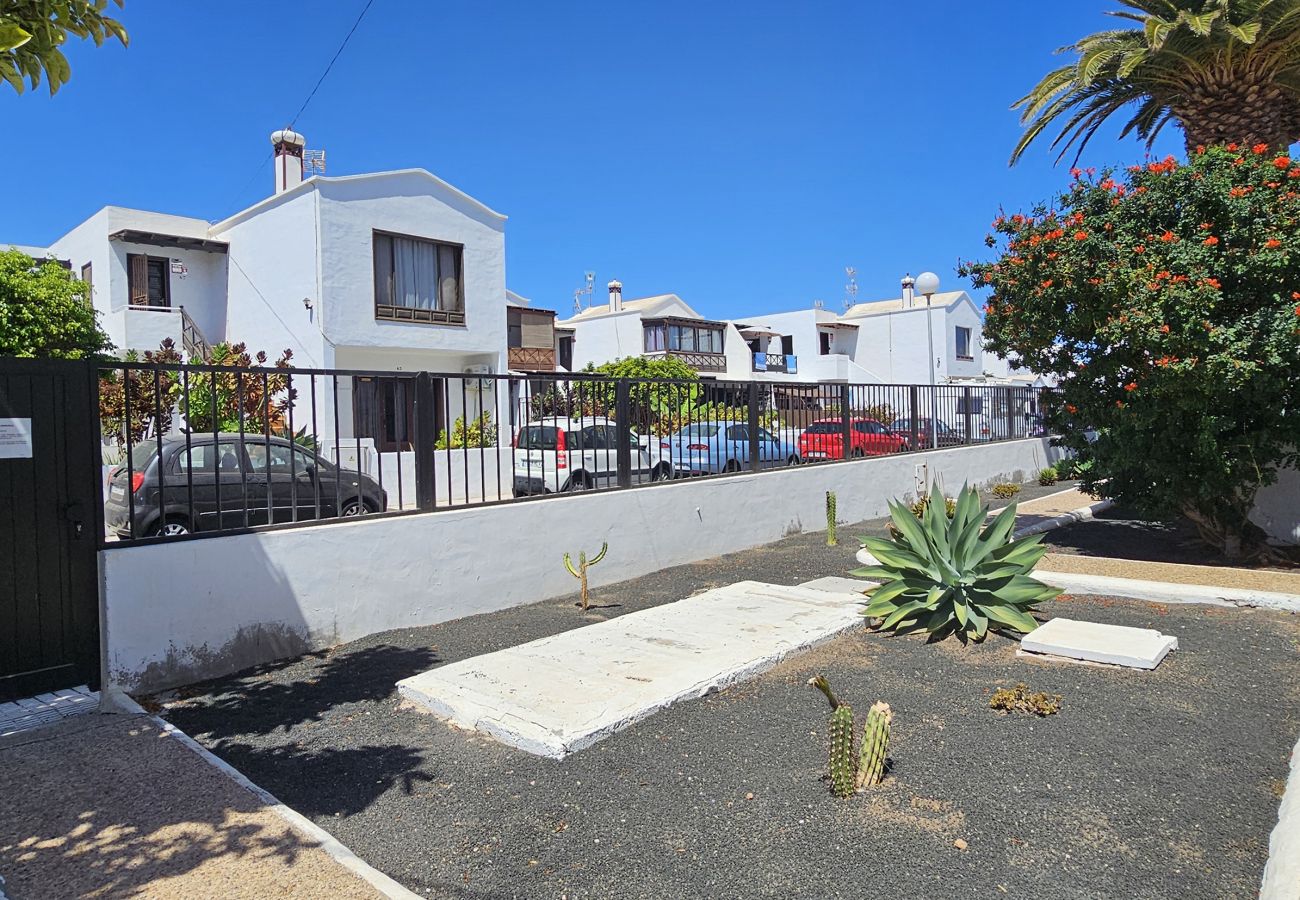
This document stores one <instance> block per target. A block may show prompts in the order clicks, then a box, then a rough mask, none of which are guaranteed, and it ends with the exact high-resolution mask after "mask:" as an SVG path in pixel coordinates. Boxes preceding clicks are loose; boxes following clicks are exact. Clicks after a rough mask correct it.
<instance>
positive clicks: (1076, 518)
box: [1015, 500, 1115, 538]
mask: <svg viewBox="0 0 1300 900" xmlns="http://www.w3.org/2000/svg"><path fill="white" fill-rule="evenodd" d="M1114 505H1115V501H1113V500H1099V501H1097V502H1096V503H1093V504H1091V505H1090V506H1081V507H1079V508H1078V509H1074V510H1071V511H1070V512H1068V513H1062V514H1061V515H1059V516H1056V517H1054V518H1051V519H1045V520H1043V521H1042V522H1035V523H1034V524H1033V525H1026V526H1025V527H1024V528H1019V529H1017V530H1016V533H1015V536H1016V537H1018V538H1022V537H1028V536H1029V535H1031V534H1039V533H1041V532H1044V531H1051V530H1052V529H1053V528H1060V527H1062V526H1064V525H1073V524H1075V523H1076V522H1086V521H1088V520H1089V519H1091V518H1092V517H1093V516H1095V515H1096V514H1097V513H1099V512H1104V511H1105V510H1108V509H1110V508H1111V507H1112V506H1114ZM1026 515H1030V516H1032V515H1033V513H1032V512H1030V513H1026Z"/></svg>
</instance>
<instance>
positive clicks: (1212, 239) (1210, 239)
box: [1201, 235, 1219, 247]
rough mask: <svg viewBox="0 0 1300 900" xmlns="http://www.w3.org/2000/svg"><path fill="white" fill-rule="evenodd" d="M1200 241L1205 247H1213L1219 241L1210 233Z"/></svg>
mask: <svg viewBox="0 0 1300 900" xmlns="http://www.w3.org/2000/svg"><path fill="white" fill-rule="evenodd" d="M1201 243H1203V244H1205V246H1207V247H1213V246H1214V245H1215V244H1217V243H1219V239H1218V238H1216V237H1215V236H1214V235H1210V236H1209V237H1207V238H1206V239H1205V240H1204V241H1202V242H1201Z"/></svg>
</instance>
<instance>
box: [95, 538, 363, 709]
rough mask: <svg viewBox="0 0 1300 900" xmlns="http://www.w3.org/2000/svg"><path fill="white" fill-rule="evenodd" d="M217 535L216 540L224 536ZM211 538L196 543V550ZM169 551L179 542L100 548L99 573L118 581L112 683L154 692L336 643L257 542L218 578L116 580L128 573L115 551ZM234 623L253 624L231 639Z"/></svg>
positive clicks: (112, 607)
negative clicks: (163, 647) (162, 650)
mask: <svg viewBox="0 0 1300 900" xmlns="http://www.w3.org/2000/svg"><path fill="white" fill-rule="evenodd" d="M215 540H216V541H217V542H218V543H219V542H220V541H221V540H222V539H220V538H218V539H215ZM207 543H210V542H209V541H198V542H196V543H195V544H193V546H192V549H193V551H194V552H195V553H196V554H198V553H200V552H201V551H202V549H203V547H204V545H205V544H207ZM168 552H175V548H174V547H171V546H168V545H160V546H154V547H123V548H116V549H112V550H101V551H100V557H101V571H103V572H105V577H106V580H111V582H110V583H112V584H113V587H114V590H113V591H112V592H110V593H109V597H110V602H109V604H108V606H107V609H106V612H105V628H106V631H107V633H108V637H109V658H108V661H107V666H106V671H105V676H106V679H105V680H106V681H107V682H109V683H111V684H115V685H118V686H120V687H121V688H123V689H124V690H126V691H128V692H129V693H132V694H139V693H149V692H152V691H158V690H162V689H164V688H168V687H172V686H173V685H178V684H191V683H193V682H196V681H200V680H203V679H205V678H211V677H213V676H214V675H221V674H225V673H227V672H237V671H239V670H241V669H247V668H249V667H250V666H255V665H259V664H261V663H265V662H266V661H268V660H273V659H283V658H285V657H293V656H299V655H301V654H303V653H306V652H308V651H309V650H311V649H313V648H315V647H320V646H328V645H330V644H333V643H337V641H336V640H335V639H334V637H335V636H334V635H332V634H329V633H321V632H320V631H317V632H315V633H313V631H312V629H311V627H310V626H309V625H308V624H307V617H306V615H305V614H304V613H303V610H302V609H301V608H300V607H299V605H298V604H297V602H296V598H295V595H294V592H293V588H292V585H291V584H290V582H289V579H287V578H286V577H285V576H284V573H283V571H282V570H281V569H280V567H279V566H278V565H277V564H276V563H275V562H273V561H272V560H271V559H270V558H269V556H268V555H267V554H266V552H265V551H264V549H263V546H262V544H261V542H260V541H259V542H252V543H250V544H249V545H246V547H245V549H244V552H243V553H241V555H240V557H239V560H238V564H237V565H230V566H227V567H226V568H225V569H224V570H223V571H222V576H221V577H220V578H219V579H212V580H210V581H208V582H201V581H199V580H198V579H187V580H186V581H185V582H184V584H183V585H177V584H172V583H166V581H165V580H163V579H157V578H150V579H145V578H136V579H135V580H137V581H138V582H139V583H126V584H123V583H121V582H120V580H119V578H127V577H128V576H119V572H120V569H119V567H117V566H115V563H116V562H119V561H124V560H121V559H120V558H119V557H118V556H117V554H138V556H137V557H136V558H137V559H141V560H144V561H146V563H147V560H148V557H149V555H151V554H158V555H162V554H165V553H168ZM136 568H140V567H136ZM143 568H144V569H145V570H147V569H148V568H149V567H148V565H147V564H146V565H145V566H144V567H143ZM113 597H123V598H127V602H123V603H114V602H112V600H111V598H113ZM236 622H249V623H253V624H249V625H243V626H240V627H239V628H238V630H237V631H236V632H235V634H234V637H229V635H230V630H231V626H232V625H233V624H234V623H236ZM160 635H161V636H162V637H163V638H165V639H166V641H167V652H166V654H165V656H163V657H162V658H161V659H159V658H157V649H156V648H157V647H158V645H159V642H160ZM218 641H219V642H220V643H217V642H218ZM214 645H215V646H214Z"/></svg>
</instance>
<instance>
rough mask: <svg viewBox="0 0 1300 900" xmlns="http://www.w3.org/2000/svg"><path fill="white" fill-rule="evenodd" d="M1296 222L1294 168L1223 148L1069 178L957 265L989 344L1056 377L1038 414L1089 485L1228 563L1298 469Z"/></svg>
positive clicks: (1264, 152)
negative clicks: (1167, 523) (980, 295)
mask: <svg viewBox="0 0 1300 900" xmlns="http://www.w3.org/2000/svg"><path fill="white" fill-rule="evenodd" d="M1279 173H1280V174H1279ZM1243 189H1245V190H1243ZM1063 222H1069V223H1070V224H1071V226H1072V227H1074V228H1077V230H1078V231H1082V232H1086V235H1087V236H1086V238H1085V239H1084V240H1075V239H1074V236H1073V235H1072V236H1071V237H1070V238H1068V239H1063V238H1062V237H1060V236H1059V234H1060V231H1061V225H1062V223H1063ZM1298 223H1300V165H1298V164H1297V163H1295V162H1294V161H1293V160H1292V159H1291V158H1290V157H1289V156H1288V155H1286V154H1281V153H1277V152H1276V151H1273V150H1270V149H1269V148H1268V147H1266V146H1265V147H1262V148H1261V147H1241V146H1237V145H1235V144H1229V145H1228V146H1226V147H1214V148H1210V149H1208V150H1197V151H1194V152H1193V153H1192V155H1191V158H1190V160H1189V161H1188V162H1187V163H1185V164H1184V163H1179V162H1177V161H1175V160H1173V159H1172V158H1170V159H1167V160H1164V161H1162V162H1156V163H1152V164H1150V165H1148V166H1135V167H1132V168H1130V169H1129V170H1127V171H1126V172H1103V173H1100V174H1099V175H1096V176H1090V175H1088V174H1086V173H1083V172H1078V171H1076V172H1075V174H1074V180H1073V181H1072V183H1071V184H1070V186H1069V188H1068V189H1067V190H1066V191H1065V192H1064V193H1062V194H1061V195H1060V196H1059V197H1058V198H1057V199H1056V201H1055V203H1053V204H1051V205H1050V206H1049V205H1043V206H1041V207H1039V208H1037V209H1035V210H1034V211H1033V213H1032V215H1017V216H1012V217H999V219H998V220H997V221H996V222H995V223H994V234H990V235H989V237H988V245H989V246H990V247H992V248H997V249H998V250H999V254H998V256H997V257H996V258H995V259H993V260H991V261H988V262H977V263H967V264H964V265H963V266H962V269H961V271H962V273H963V274H965V275H968V276H969V277H971V279H972V280H973V282H974V284H975V286H976V287H979V288H988V289H991V292H992V294H991V296H990V298H989V301H988V307H987V316H986V321H985V326H984V337H985V340H986V342H987V344H988V346H989V347H990V348H991V349H993V350H995V351H996V352H998V353H1001V354H1004V355H1006V356H1008V357H1009V358H1010V360H1011V361H1012V362H1013V363H1014V364H1016V365H1022V366H1026V367H1028V368H1030V369H1031V370H1034V371H1037V372H1043V373H1051V374H1054V375H1056V376H1057V377H1058V379H1059V381H1060V390H1059V392H1058V394H1057V395H1056V397H1055V400H1054V401H1053V403H1052V404H1051V405H1050V408H1049V417H1050V420H1051V422H1052V423H1053V425H1054V426H1055V428H1056V430H1057V431H1058V432H1059V433H1060V434H1061V435H1062V441H1063V442H1064V443H1065V444H1067V445H1068V446H1070V447H1072V448H1073V449H1075V450H1076V451H1077V452H1078V453H1079V455H1080V456H1081V458H1082V459H1083V460H1084V461H1086V462H1088V463H1090V464H1089V465H1086V466H1085V467H1084V468H1085V471H1086V477H1085V488H1086V489H1088V490H1091V491H1096V492H1098V493H1100V494H1101V495H1103V496H1107V497H1113V498H1115V499H1116V500H1120V501H1122V502H1124V503H1125V504H1127V505H1131V506H1133V507H1136V508H1137V509H1138V510H1140V511H1141V512H1144V513H1146V514H1149V515H1153V516H1172V515H1176V514H1183V515H1186V516H1187V517H1188V518H1189V519H1191V520H1192V521H1193V522H1194V523H1195V524H1196V525H1197V527H1198V528H1199V530H1200V532H1201V534H1202V536H1203V537H1204V538H1205V539H1206V540H1207V541H1208V542H1210V543H1212V544H1213V545H1215V546H1216V547H1217V548H1218V549H1219V550H1221V551H1222V552H1223V553H1224V554H1225V555H1227V556H1235V555H1239V554H1241V553H1243V552H1252V551H1260V550H1261V549H1262V541H1261V540H1260V538H1261V534H1260V532H1259V530H1258V529H1257V528H1255V527H1254V526H1253V525H1251V524H1250V521H1249V514H1250V511H1251V509H1252V507H1253V505H1254V500H1255V495H1256V493H1257V492H1258V490H1259V489H1260V487H1262V486H1264V485H1267V484H1270V483H1272V482H1273V481H1274V480H1275V479H1276V477H1277V470H1278V468H1279V467H1282V466H1295V465H1296V464H1297V452H1296V447H1297V446H1300V306H1297V305H1296V301H1297V300H1298V299H1300V224H1298ZM1049 236H1051V237H1049ZM1094 430H1095V431H1094ZM1094 434H1095V440H1091V441H1090V440H1089V439H1088V436H1092V435H1094Z"/></svg>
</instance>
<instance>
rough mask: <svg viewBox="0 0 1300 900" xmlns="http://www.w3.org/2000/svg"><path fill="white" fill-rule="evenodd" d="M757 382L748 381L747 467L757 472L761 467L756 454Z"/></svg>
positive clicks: (757, 448) (760, 461)
mask: <svg viewBox="0 0 1300 900" xmlns="http://www.w3.org/2000/svg"><path fill="white" fill-rule="evenodd" d="M758 450H759V447H758V382H757V381H751V382H750V383H749V468H750V471H753V472H757V471H758V470H759V469H761V468H762V467H763V463H762V460H761V457H760V456H759V454H758Z"/></svg>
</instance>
